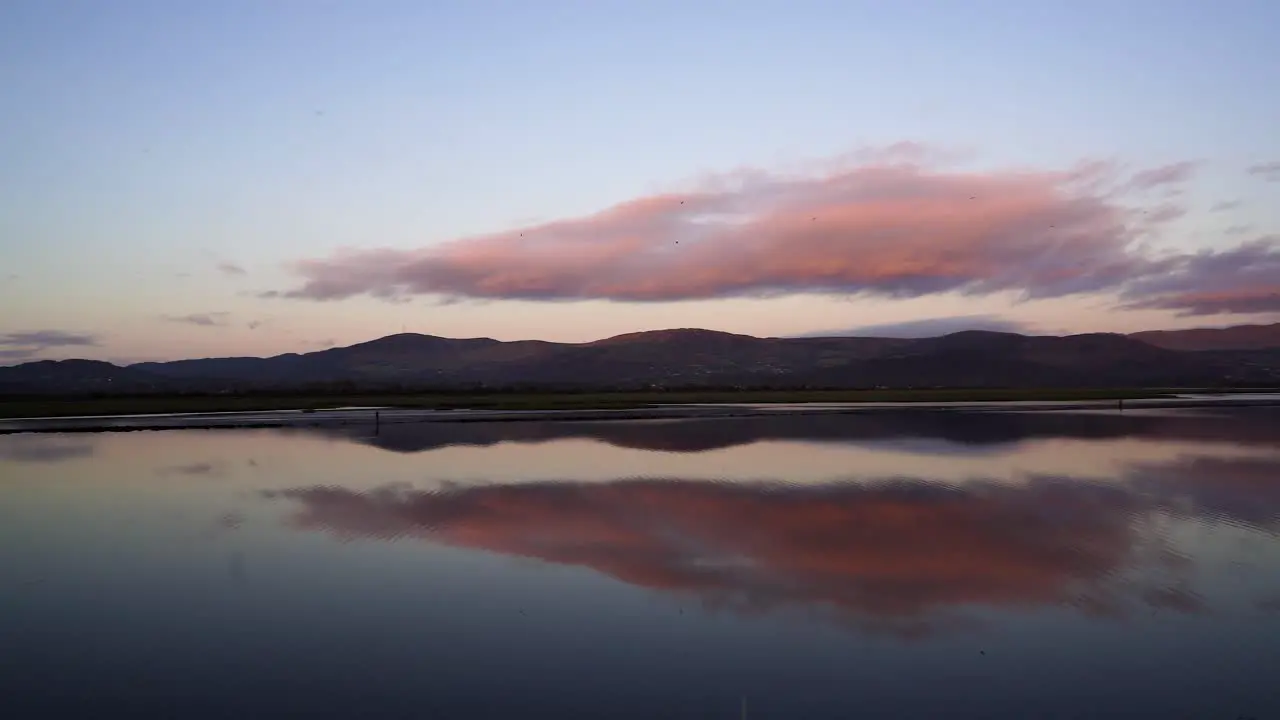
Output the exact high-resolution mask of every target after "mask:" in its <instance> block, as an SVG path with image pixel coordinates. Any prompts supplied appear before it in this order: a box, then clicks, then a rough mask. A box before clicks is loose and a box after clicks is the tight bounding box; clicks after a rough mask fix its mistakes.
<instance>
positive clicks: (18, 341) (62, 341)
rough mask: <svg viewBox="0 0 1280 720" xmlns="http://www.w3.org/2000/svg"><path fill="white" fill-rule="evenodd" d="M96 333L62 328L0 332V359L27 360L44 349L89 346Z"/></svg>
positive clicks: (96, 339) (93, 342) (95, 340)
mask: <svg viewBox="0 0 1280 720" xmlns="http://www.w3.org/2000/svg"><path fill="white" fill-rule="evenodd" d="M99 342H100V339H99V337H98V336H97V335H93V334H89V333H71V332H65V331H62V330H30V331H26V332H12V333H3V334H0V360H29V359H32V358H35V357H37V356H38V355H40V354H41V353H42V352H44V351H45V350H49V349H51V348H60V347H91V346H96V345H97V344H98V343H99Z"/></svg>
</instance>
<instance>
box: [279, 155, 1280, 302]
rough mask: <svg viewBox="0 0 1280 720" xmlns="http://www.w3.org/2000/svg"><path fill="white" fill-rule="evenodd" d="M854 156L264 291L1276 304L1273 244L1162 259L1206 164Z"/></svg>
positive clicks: (360, 261) (361, 263)
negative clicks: (1038, 163)
mask: <svg viewBox="0 0 1280 720" xmlns="http://www.w3.org/2000/svg"><path fill="white" fill-rule="evenodd" d="M858 159H859V160H860V161H865V162H866V163H867V164H863V165H858V166H853V167H846V168H844V169H841V170H839V171H836V172H832V173H829V174H826V175H819V176H788V175H782V174H776V173H767V172H760V171H742V172H739V173H737V174H736V175H727V176H722V177H719V178H715V179H713V180H709V181H707V182H705V183H704V184H703V186H702V188H701V189H700V190H698V191H690V192H683V193H668V194H662V195H654V196H649V197H642V198H638V199H635V200H631V201H628V202H624V203H621V204H618V205H615V206H613V207H611V208H609V209H606V210H604V211H602V212H599V213H596V214H594V215H590V216H584V217H578V218H572V219H566V220H560V221H555V222H550V223H545V224H542V225H537V226H533V227H527V228H524V229H523V230H512V231H505V232H500V233H495V234H489V235H482V236H471V237H464V238H460V239H456V240H453V241H451V242H448V243H445V244H442V245H435V246H430V247H424V248H420V249H416V250H405V249H391V248H380V249H344V250H340V251H338V252H336V253H335V254H333V255H331V256H329V257H322V258H312V259H305V260H300V261H298V262H296V263H294V264H293V265H292V268H293V270H294V271H295V272H296V273H297V274H298V275H299V276H300V277H301V278H302V282H301V284H300V285H299V286H297V287H295V288H293V289H291V290H269V291H266V292H262V293H260V294H259V296H260V297H281V298H295V299H309V300H318V301H323V300H340V299H344V298H349V297H354V296H359V295H369V296H372V297H376V298H380V299H383V300H390V301H404V300H406V299H407V298H408V297H410V296H413V295H428V296H433V297H436V298H444V299H455V300H456V299H479V300H489V299H520V300H539V301H574V300H612V301H619V302H663V301H680V300H706V299H715V298H730V297H770V296H778V295H795V294H828V295H844V296H852V295H861V296H878V297H885V298H908V297H919V296H925V295H931V294H937V293H961V294H967V295H986V294H993V293H998V292H1007V291H1013V292H1016V293H1019V294H1020V296H1021V298H1022V299H1024V300H1025V299H1037V298H1053V297H1063V296H1069V295H1079V294H1093V293H1109V294H1116V295H1121V296H1122V297H1123V298H1124V300H1123V302H1125V303H1128V304H1127V305H1124V307H1167V308H1173V309H1178V310H1182V311H1184V312H1187V313H1192V312H1194V313H1199V314H1208V313H1219V312H1221V313H1234V312H1258V311H1259V310H1257V309H1256V308H1258V307H1263V308H1266V307H1270V306H1271V304H1272V302H1273V300H1272V298H1273V296H1274V293H1275V285H1276V282H1275V281H1274V280H1272V281H1271V282H1267V278H1266V276H1267V274H1268V273H1269V272H1270V270H1269V268H1272V267H1273V266H1274V264H1275V263H1276V262H1277V261H1278V260H1280V248H1278V247H1276V246H1274V245H1267V244H1261V245H1260V244H1257V243H1255V244H1252V245H1249V246H1247V247H1246V246H1239V247H1226V248H1225V249H1221V250H1218V251H1216V252H1212V253H1207V254H1206V253H1197V254H1182V255H1178V254H1158V253H1156V252H1155V251H1154V250H1153V249H1152V248H1154V247H1157V246H1158V245H1159V244H1160V242H1161V241H1162V240H1164V239H1165V233H1166V232H1167V230H1168V228H1169V226H1170V224H1171V223H1173V222H1174V221H1176V220H1178V219H1179V218H1180V217H1182V216H1183V215H1184V214H1185V212H1186V207H1184V206H1183V205H1181V204H1178V203H1177V202H1176V201H1172V202H1171V201H1169V200H1168V199H1167V198H1165V199H1160V200H1158V201H1155V202H1148V201H1146V200H1143V199H1142V196H1143V192H1142V191H1144V190H1147V189H1150V188H1155V187H1162V186H1163V187H1175V186H1177V185H1178V184H1180V183H1183V182H1185V181H1186V180H1188V178H1190V177H1191V175H1192V173H1193V170H1194V167H1195V163H1190V162H1184V163H1175V164H1172V165H1167V166H1163V167H1158V168H1153V169H1149V170H1144V171H1140V172H1137V173H1134V174H1132V175H1130V176H1128V177H1127V178H1126V177H1124V176H1122V175H1121V174H1119V173H1118V171H1117V169H1116V168H1115V167H1114V166H1113V165H1110V164H1106V163H1093V164H1081V165H1080V166H1077V167H1076V168H1073V169H1067V170H1059V171H1028V170H1016V171H1015V170H1003V171H983V172H978V171H956V170H950V169H937V168H934V167H932V166H928V165H925V164H921V163H919V162H917V161H916V160H914V159H913V156H912V155H911V154H910V153H908V154H906V155H903V154H902V153H897V154H896V155H895V154H892V153H891V154H887V155H883V154H882V155H880V156H876V155H874V154H872V155H865V156H860V157H859V158H858ZM1231 263H1236V264H1237V269H1238V270H1239V271H1240V272H1241V273H1243V274H1245V275H1247V276H1249V277H1252V278H1253V279H1254V280H1255V281H1256V282H1255V285H1256V287H1251V288H1249V291H1248V294H1247V295H1245V296H1242V297H1239V298H1235V299H1232V298H1221V297H1218V296H1220V295H1221V294H1222V293H1223V292H1226V289H1222V288H1217V287H1214V286H1213V285H1212V283H1211V282H1210V284H1209V285H1195V284H1194V281H1196V280H1205V281H1206V282H1209V281H1212V280H1213V277H1212V275H1211V274H1206V269H1208V268H1211V267H1214V266H1220V265H1223V264H1231ZM1170 273H1173V274H1174V275H1176V276H1178V277H1180V278H1182V279H1183V280H1184V281H1185V283H1186V286H1185V287H1182V288H1181V289H1180V291H1179V292H1177V293H1174V292H1173V290H1172V289H1170V288H1168V287H1162V285H1164V284H1167V283H1168V281H1169V278H1170ZM1272 277H1275V276H1274V275H1272ZM1231 288H1232V289H1235V288H1234V286H1231ZM1144 291H1145V293H1144ZM1177 295H1181V296H1182V298H1181V299H1179V298H1178V297H1176V296H1177ZM1201 295H1203V296H1204V298H1199V297H1198V296H1201ZM1238 308H1247V310H1240V309H1238Z"/></svg>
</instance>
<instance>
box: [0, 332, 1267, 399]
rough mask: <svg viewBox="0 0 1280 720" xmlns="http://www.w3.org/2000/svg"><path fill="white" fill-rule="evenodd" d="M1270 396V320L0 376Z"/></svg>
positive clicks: (183, 364) (644, 342)
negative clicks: (1127, 331)
mask: <svg viewBox="0 0 1280 720" xmlns="http://www.w3.org/2000/svg"><path fill="white" fill-rule="evenodd" d="M713 387H714V388H802V387H803V388H849V389H853V388H939V387H955V388H961V387H965V388H1019V387H1024V388H1029V387H1035V388H1053V387H1057V388H1067V387H1131V388H1133V387H1280V323H1276V324H1273V325H1253V326H1237V327H1231V328H1222V329H1198V330H1177V331H1155V332H1140V333H1134V334H1132V335H1119V334H1110V333H1090V334H1083V335H1068V336H1065V337H1056V336H1036V335H1020V334H1016V333H1004V332H991V331H978V330H972V331H965V332H958V333H952V334H949V335H944V336H941V337H931V338H914V339H906V338H875V337H824V338H810V337H806V338H758V337H752V336H749V335H736V334H732V333H726V332H717V331H712V330H699V329H678V330H659V331H652V332H639V333H630V334H626V335H619V336H616V337H611V338H607V339H604V340H598V341H595V342H588V343H554V342H544V341H538V340H520V341H513V342H502V341H498V340H493V339H489V338H472V339H450V338H442V337H435V336H431V335H419V334H413V333H403V334H398V335H390V336H387V337H383V338H379V339H377V340H371V341H369V342H364V343H359V344H356V345H351V346H348V347H340V348H331V349H328V350H321V351H318V352H311V353H303V354H296V353H289V354H285V355H277V356H274V357H267V358H257V357H228V358H206V359H199V360H177V361H173V362H146V363H138V364H134V365H127V366H120V365H114V364H111V363H108V362H102V361H95V360H61V361H54V360H41V361H36V362H29V363H24V364H22V365H16V366H13V367H2V368H0V394H2V395H11V396H13V395H50V394H59V395H84V394H98V393H109V394H119V393H174V392H200V393H205V392H210V393H235V392H265V391H274V390H302V389H309V390H315V389H325V390H333V391H390V390H400V391H403V390H478V389H491V390H498V389H548V390H550V389H557V390H636V389H653V388H686V389H692V388H713Z"/></svg>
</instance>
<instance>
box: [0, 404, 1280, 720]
mask: <svg viewBox="0 0 1280 720" xmlns="http://www.w3.org/2000/svg"><path fill="white" fill-rule="evenodd" d="M371 430H372V429H371V428H356V427H350V428H346V429H342V430H333V429H326V430H321V429H308V430H305V431H304V430H284V431H281V430H254V431H232V430H217V431H194V432H185V431H166V432H148V433H116V434H104V435H91V436H89V435H86V436H58V435H46V436H39V435H21V436H6V437H0V476H3V479H4V482H0V581H3V583H4V584H3V585H2V586H0V642H3V643H4V646H5V648H6V651H7V652H6V653H0V710H4V711H5V713H6V714H5V716H6V717H8V716H10V715H12V716H14V717H55V716H56V717H89V716H100V715H101V714H107V713H109V712H111V711H116V710H128V711H129V712H125V713H123V715H125V716H130V715H131V716H134V717H142V716H146V717H244V716H255V717H257V716H260V717H284V716H299V715H306V716H323V715H325V714H326V713H328V714H330V715H333V714H335V713H337V714H341V715H343V716H350V717H374V716H378V717H423V716H429V717H463V718H470V717H549V718H551V717H553V718H556V720H564V719H565V718H569V717H575V718H588V717H591V718H595V717H619V718H652V717H664V718H674V717H688V718H695V717H698V718H705V717H734V716H736V714H737V713H738V709H739V707H740V705H739V703H740V700H741V697H742V695H743V694H749V695H750V697H751V708H752V711H751V717H787V718H792V717H814V718H845V717H861V716H876V717H937V716H944V715H945V716H954V717H1046V716H1054V713H1055V712H1056V713H1057V715H1056V716H1059V717H1103V716H1107V715H1108V714H1110V715H1111V716H1113V717H1171V716H1176V717H1181V716H1187V715H1195V716H1206V717H1218V716H1222V717H1235V716H1236V715H1237V714H1240V713H1241V712H1244V713H1246V714H1252V715H1255V716H1259V717H1265V716H1267V715H1266V713H1268V712H1272V713H1274V712H1277V711H1280V705H1277V704H1276V703H1275V701H1274V699H1272V698H1273V696H1274V692H1273V690H1270V689H1268V688H1271V687H1272V685H1273V684H1274V675H1275V672H1274V669H1275V668H1276V667H1280V646H1277V645H1276V643H1275V642H1274V640H1273V638H1274V637H1276V636H1277V633H1280V600H1278V598H1280V442H1278V441H1280V414H1277V413H1276V412H1275V411H1274V410H1273V409H1265V408H1247V409H1236V410H1231V411H1224V412H1217V411H1213V412H1208V411H1198V412H1186V411H1181V412H1178V413H1163V414H1155V413H1145V414H1134V413H1125V414H1124V415H1123V416H1122V415H1120V414H1118V413H1113V414H1101V415H1098V414H1088V415H1086V414H1080V413H1052V414H1042V413H1035V414H1014V413H965V414H955V413H890V414H885V415H878V414H877V415H866V416H848V417H800V418H747V419H741V420H717V421H688V422H610V423H548V422H544V423H459V424H430V423H423V424H416V425H391V424H388V425H384V426H382V427H381V428H380V432H379V433H378V434H377V435H374V434H373V433H372V432H371ZM76 447H85V448H90V449H89V450H88V451H87V452H86V451H83V450H69V448H76ZM122 688H123V689H125V690H122ZM137 688H145V691H143V690H136V691H135V690H134V689H137ZM122 692H127V693H128V697H127V698H126V699H122V695H121V693H122ZM126 705H127V706H128V707H127V708H126V707H125V706H126ZM10 708H13V709H16V710H17V711H18V712H16V713H10V712H8V711H9V710H10Z"/></svg>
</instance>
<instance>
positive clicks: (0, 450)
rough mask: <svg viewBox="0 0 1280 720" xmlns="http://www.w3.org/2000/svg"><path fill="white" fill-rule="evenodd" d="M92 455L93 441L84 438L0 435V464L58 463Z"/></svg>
mask: <svg viewBox="0 0 1280 720" xmlns="http://www.w3.org/2000/svg"><path fill="white" fill-rule="evenodd" d="M93 453H94V442H93V440H92V439H91V438H89V437H84V436H80V437H76V436H71V437H68V436H64V435H0V462H14V463H58V462H64V461H67V460H76V459H81V458H88V457H90V456H92V455H93Z"/></svg>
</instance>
